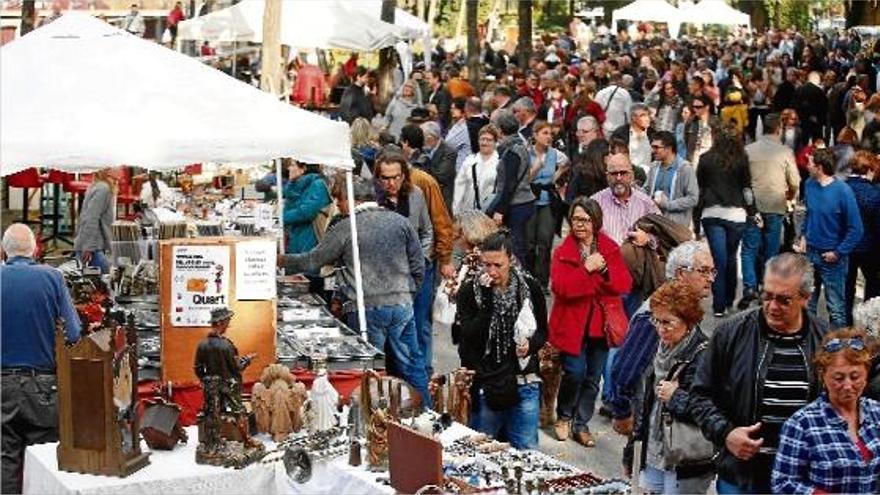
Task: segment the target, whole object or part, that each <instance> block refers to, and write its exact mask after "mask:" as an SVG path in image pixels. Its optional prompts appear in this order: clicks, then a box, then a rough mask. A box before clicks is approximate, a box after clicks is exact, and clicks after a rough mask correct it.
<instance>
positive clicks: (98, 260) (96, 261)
mask: <svg viewBox="0 0 880 495" xmlns="http://www.w3.org/2000/svg"><path fill="white" fill-rule="evenodd" d="M74 256H76V258H77V259H78V260H80V261H82V252H80V251H77V252H75V253H74ZM84 264H85V263H84ZM86 266H94V267H97V268H100V269H101V273H102V274H107V273H110V261H109V260H107V256H106V255H105V254H104V250H103V249H96V250H95V251H92V259H91V260H90V261H89V262H88V264H86Z"/></svg>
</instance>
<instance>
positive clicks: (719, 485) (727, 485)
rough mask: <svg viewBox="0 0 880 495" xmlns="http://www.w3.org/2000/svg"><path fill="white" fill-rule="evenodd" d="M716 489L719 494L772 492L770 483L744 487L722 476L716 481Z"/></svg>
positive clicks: (734, 494)
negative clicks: (749, 487) (751, 487)
mask: <svg viewBox="0 0 880 495" xmlns="http://www.w3.org/2000/svg"><path fill="white" fill-rule="evenodd" d="M715 491H716V492H717V493H718V495H739V494H741V493H772V490H770V485H769V484H768V485H767V486H759V487H753V489H751V490H750V489H748V488H743V487H741V486H739V485H737V484H735V483H733V482H730V481H727V480H725V479H723V478H721V477H720V476H719V477H718V479H717V480H716V481H715Z"/></svg>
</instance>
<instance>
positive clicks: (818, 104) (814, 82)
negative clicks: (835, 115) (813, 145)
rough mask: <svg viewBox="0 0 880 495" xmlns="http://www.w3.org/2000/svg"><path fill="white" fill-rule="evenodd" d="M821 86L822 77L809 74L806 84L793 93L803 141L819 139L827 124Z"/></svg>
mask: <svg viewBox="0 0 880 495" xmlns="http://www.w3.org/2000/svg"><path fill="white" fill-rule="evenodd" d="M821 84H822V76H821V75H819V73H818V72H815V71H814V72H810V74H809V76H807V82H806V83H805V84H803V85H801V87H799V88H798V89H797V90H796V91H795V93H794V95H795V96H794V101H795V105H796V107H795V109H796V110H797V113H798V118H800V120H801V129H803V131H804V136H803V139H804V141H809V140H811V139H816V138H821V137H822V136H823V135H824V134H823V129H824V127H825V125H826V124H827V123H828V97H827V96H825V91H824V90H823V89H822V87H821Z"/></svg>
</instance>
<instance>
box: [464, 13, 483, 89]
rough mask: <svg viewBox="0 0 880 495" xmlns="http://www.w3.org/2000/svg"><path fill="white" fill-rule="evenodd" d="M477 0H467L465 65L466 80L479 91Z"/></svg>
mask: <svg viewBox="0 0 880 495" xmlns="http://www.w3.org/2000/svg"><path fill="white" fill-rule="evenodd" d="M478 6H479V0H467V3H466V4H465V7H466V8H467V67H468V81H469V82H470V83H471V86H473V88H474V91H476V92H477V94H479V93H480V40H479V38H478V36H477V24H479V22H478V19H477V7H478Z"/></svg>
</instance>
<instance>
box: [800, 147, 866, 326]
mask: <svg viewBox="0 0 880 495" xmlns="http://www.w3.org/2000/svg"><path fill="white" fill-rule="evenodd" d="M809 171H810V176H811V177H810V178H809V179H807V183H806V187H805V188H804V196H805V200H806V205H807V218H806V220H805V221H804V227H803V237H802V238H801V240H800V243H799V246H797V247H798V250H800V251H801V252H806V254H807V257H808V258H809V259H810V262H811V263H812V264H813V271H814V273H815V276H814V280H815V287H814V290H813V294H812V296H811V298H810V312H811V313H813V314H814V315H815V314H816V307H817V306H818V304H819V289H820V288H821V287H822V285H823V284H824V285H825V303H826V305H827V306H828V314H829V316H830V320H831V326H832V327H833V328H840V327H844V326H846V321H847V316H846V274H847V271H848V268H849V254H850V253H851V252H852V250H853V249H854V248H855V247H856V246H857V245H858V243H859V241H861V240H862V235H863V234H864V229H863V227H862V218H861V216H860V214H859V207H858V204H857V203H856V197H855V195H854V194H853V192H852V189H850V187H849V186H848V185H847V184H846V182H844V181H842V180H840V179H838V178H836V177H835V175H834V172H835V164H834V155H833V154H832V153H831V150H827V149H820V150H817V151H816V152H815V153H813V155H812V156H811V157H810V163H809Z"/></svg>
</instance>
